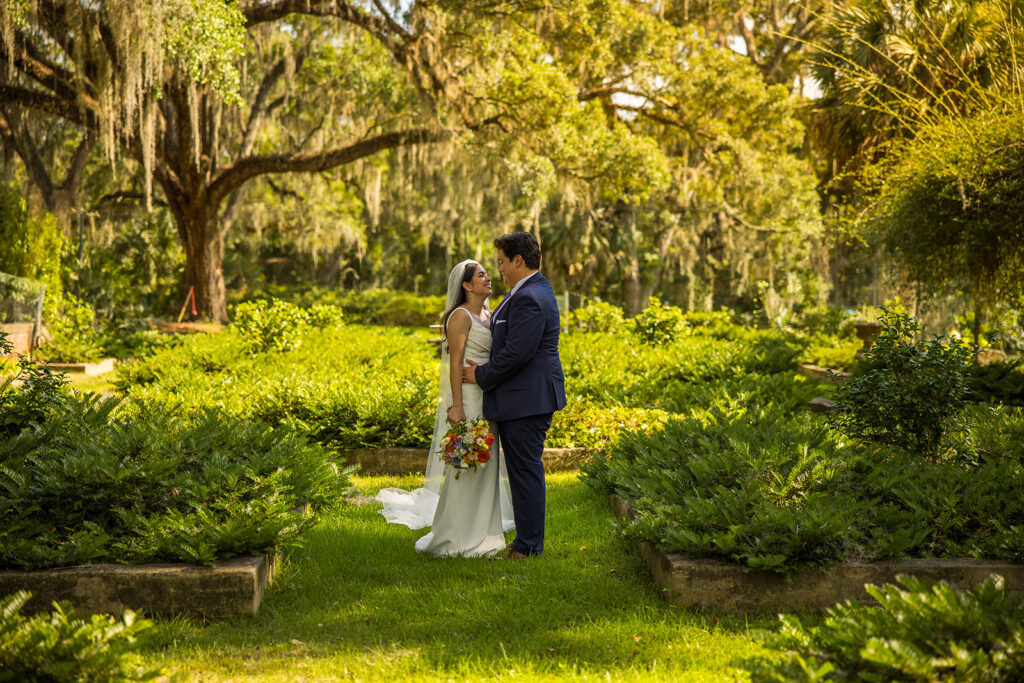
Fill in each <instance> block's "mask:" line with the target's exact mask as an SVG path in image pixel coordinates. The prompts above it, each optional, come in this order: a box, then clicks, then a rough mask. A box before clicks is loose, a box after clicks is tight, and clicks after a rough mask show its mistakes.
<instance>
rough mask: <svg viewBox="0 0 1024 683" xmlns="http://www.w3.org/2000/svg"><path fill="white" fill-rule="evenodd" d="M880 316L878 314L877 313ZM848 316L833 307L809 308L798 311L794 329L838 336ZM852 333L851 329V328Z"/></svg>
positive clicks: (841, 310)
mask: <svg viewBox="0 0 1024 683" xmlns="http://www.w3.org/2000/svg"><path fill="white" fill-rule="evenodd" d="M879 314H880V312H879ZM849 317H850V316H849V314H847V313H846V311H844V310H843V309H841V308H836V307H835V306H809V307H806V308H804V309H803V310H802V311H800V314H799V315H798V316H797V319H796V323H795V324H794V327H796V328H797V329H798V330H802V331H804V332H808V333H822V334H828V335H838V334H839V328H840V326H841V325H842V324H843V322H845V321H846V319H847V318H849ZM850 331H851V333H852V328H851V330H850Z"/></svg>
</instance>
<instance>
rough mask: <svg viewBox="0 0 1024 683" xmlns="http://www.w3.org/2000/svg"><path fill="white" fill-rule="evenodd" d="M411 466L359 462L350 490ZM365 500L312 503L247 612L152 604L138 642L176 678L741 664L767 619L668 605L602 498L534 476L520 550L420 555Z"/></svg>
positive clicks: (376, 676)
mask: <svg viewBox="0 0 1024 683" xmlns="http://www.w3.org/2000/svg"><path fill="white" fill-rule="evenodd" d="M421 481H422V478H419V477H360V478H357V479H356V485H357V486H358V487H359V488H360V492H361V494H363V495H370V494H373V493H375V492H376V491H377V490H378V489H380V488H382V487H385V486H400V487H403V488H410V487H415V486H416V485H418V483H419V482H421ZM377 507H378V506H376V505H349V506H346V507H345V508H344V509H343V510H342V511H340V512H339V513H337V514H336V515H334V516H330V517H327V518H325V519H324V520H323V521H322V523H321V524H320V525H319V526H318V527H317V528H316V529H315V530H314V531H313V532H311V534H310V536H309V541H308V543H307V545H306V546H305V547H304V548H303V549H301V550H299V551H297V552H295V553H294V554H293V555H292V557H291V558H290V559H289V561H288V562H287V563H286V564H285V566H284V567H283V569H282V571H281V572H280V573H279V574H278V575H277V577H275V580H274V584H273V586H272V588H271V590H270V591H269V592H268V594H267V596H266V598H265V600H264V602H263V607H262V608H261V610H260V614H259V615H257V616H255V617H244V618H234V619H230V620H227V621H219V622H209V623H205V624H204V623H202V622H199V621H193V620H188V619H173V620H158V622H157V628H156V629H154V631H156V633H155V635H154V636H153V637H152V638H151V639H149V641H148V642H147V644H146V646H145V649H144V650H143V652H144V654H145V656H146V658H147V659H148V660H149V661H150V662H152V663H158V664H160V665H163V666H166V667H167V668H168V669H169V670H170V671H171V672H172V673H176V674H179V675H181V676H183V677H184V679H185V680H192V681H225V680H268V681H318V680H362V681H371V680H423V681H434V680H445V681H446V680H481V679H502V680H506V679H516V680H534V679H537V680H539V679H544V680H551V679H552V678H555V677H557V678H560V679H575V680H602V681H604V680H645V681H647V680H665V681H678V680H687V681H723V680H725V681H732V680H745V679H746V675H745V673H744V672H743V671H742V670H740V669H738V668H737V665H738V664H739V663H740V662H741V661H742V660H744V659H746V658H750V657H756V656H762V655H765V654H766V650H765V649H764V648H763V647H761V645H760V644H759V642H758V640H757V639H756V638H755V637H753V635H752V634H751V631H752V630H753V629H755V628H773V627H774V625H775V623H776V619H775V618H774V617H773V616H765V617H760V618H757V619H750V620H749V621H748V620H746V619H744V618H742V617H734V616H728V615H725V614H714V613H710V612H704V613H694V612H688V611H684V610H681V609H678V608H674V607H671V606H670V605H669V604H668V603H667V602H665V601H664V600H663V599H662V598H661V597H660V596H659V595H658V592H657V589H656V588H655V587H654V586H653V584H652V583H651V580H650V576H649V574H648V571H647V567H646V566H645V565H644V564H643V563H642V561H641V560H640V559H639V558H638V556H637V554H636V552H635V550H634V549H632V548H631V547H630V546H629V545H628V544H627V543H626V542H625V541H623V540H621V539H620V538H618V536H617V535H616V534H614V533H613V532H612V527H613V524H614V523H615V519H614V517H613V515H612V514H611V511H610V509H609V506H608V504H607V502H606V501H605V500H603V499H602V498H600V497H599V496H598V495H596V494H595V493H594V492H592V491H591V490H590V489H589V488H587V487H586V486H585V485H584V484H582V483H581V482H579V481H578V480H577V478H576V474H575V473H557V474H551V475H549V477H548V536H547V539H546V544H545V545H546V551H545V554H544V555H543V556H542V557H540V558H534V559H531V560H528V561H525V562H520V563H513V562H508V561H489V560H486V559H435V558H431V557H427V556H423V555H421V554H419V553H416V552H415V551H414V550H413V542H414V541H415V539H416V538H418V537H419V536H420V535H422V534H423V533H425V530H424V531H412V530H409V529H406V528H405V527H402V526H397V525H389V524H387V523H386V522H385V521H384V519H383V518H382V517H381V516H380V515H378V514H377Z"/></svg>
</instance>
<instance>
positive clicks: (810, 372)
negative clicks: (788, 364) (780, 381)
mask: <svg viewBox="0 0 1024 683" xmlns="http://www.w3.org/2000/svg"><path fill="white" fill-rule="evenodd" d="M796 371H797V372H798V373H800V374H801V375H804V376H805V377H810V378H811V379H816V380H818V381H819V382H833V383H835V384H844V383H845V382H846V380H848V379H849V378H850V373H848V372H844V371H843V370H833V371H832V372H834V373H835V374H836V375H838V376H837V377H833V376H832V375H830V374H829V368H823V367H821V366H820V365H811V364H810V363H801V364H800V365H798V366H796Z"/></svg>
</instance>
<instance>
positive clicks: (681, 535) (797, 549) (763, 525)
mask: <svg viewBox="0 0 1024 683" xmlns="http://www.w3.org/2000/svg"><path fill="white" fill-rule="evenodd" d="M839 450H840V449H839V448H838V447H837V446H836V445H835V444H834V443H832V442H831V441H830V440H829V439H828V435H827V431H825V430H822V429H799V428H794V427H790V426H787V425H786V424H785V423H782V422H779V421H778V420H777V418H771V417H768V418H765V419H762V420H752V419H751V416H748V415H744V414H742V413H734V414H732V415H725V414H723V413H721V412H720V411H718V410H712V411H711V412H710V413H709V414H708V415H707V416H695V417H690V418H677V419H674V420H670V421H669V422H668V423H667V424H666V425H665V428H664V430H662V431H660V432H656V433H653V434H645V433H626V434H624V435H623V436H622V437H621V438H620V439H619V441H618V442H617V444H616V445H615V446H614V447H613V448H612V451H611V454H610V455H609V456H607V457H604V456H600V455H599V456H596V457H595V458H594V459H593V461H592V462H591V463H590V464H588V465H584V466H583V470H584V473H585V476H586V481H587V482H588V483H591V484H592V485H593V486H596V487H598V488H600V489H603V490H609V489H610V490H611V491H612V492H614V493H616V494H618V495H620V496H621V497H622V498H624V499H626V500H627V501H628V502H629V503H630V504H631V505H632V506H633V507H634V508H636V510H637V511H638V512H639V513H640V517H639V519H638V520H637V521H636V522H634V523H633V524H632V525H631V526H630V527H629V528H628V533H629V534H630V535H635V536H639V537H642V538H646V539H648V540H650V541H653V542H655V543H656V544H658V545H659V546H660V547H662V548H665V549H666V550H668V551H670V552H681V553H687V554H690V555H697V556H700V557H720V558H723V559H727V560H729V561H732V562H738V563H740V564H743V565H746V566H748V567H751V568H755V569H764V570H769V571H775V572H780V573H786V572H788V571H790V570H791V569H792V568H793V567H794V566H797V565H799V564H808V563H810V564H823V565H827V564H831V563H833V562H836V561H838V560H839V559H840V558H841V557H843V556H844V554H845V553H844V550H843V549H844V548H845V547H846V546H847V545H848V544H849V542H850V538H851V527H852V526H853V524H854V522H855V521H856V515H855V510H854V509H852V508H851V507H850V506H849V505H837V500H836V499H835V497H834V496H833V495H831V494H830V490H831V489H833V488H835V487H834V480H835V479H836V478H839V477H841V476H843V470H844V468H843V467H842V466H841V465H840V463H841V462H842V460H843V458H841V457H837V452H838V451H839Z"/></svg>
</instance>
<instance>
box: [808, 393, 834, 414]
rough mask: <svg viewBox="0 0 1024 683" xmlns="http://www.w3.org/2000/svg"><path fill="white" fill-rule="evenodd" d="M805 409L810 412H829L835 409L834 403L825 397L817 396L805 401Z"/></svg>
mask: <svg viewBox="0 0 1024 683" xmlns="http://www.w3.org/2000/svg"><path fill="white" fill-rule="evenodd" d="M807 409H808V410H810V411H811V412H812V413H831V412H832V411H833V410H835V409H836V404H835V403H833V402H832V401H830V400H828V399H827V398H822V397H821V396H818V397H817V398H812V399H811V400H810V401H808V402H807Z"/></svg>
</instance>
